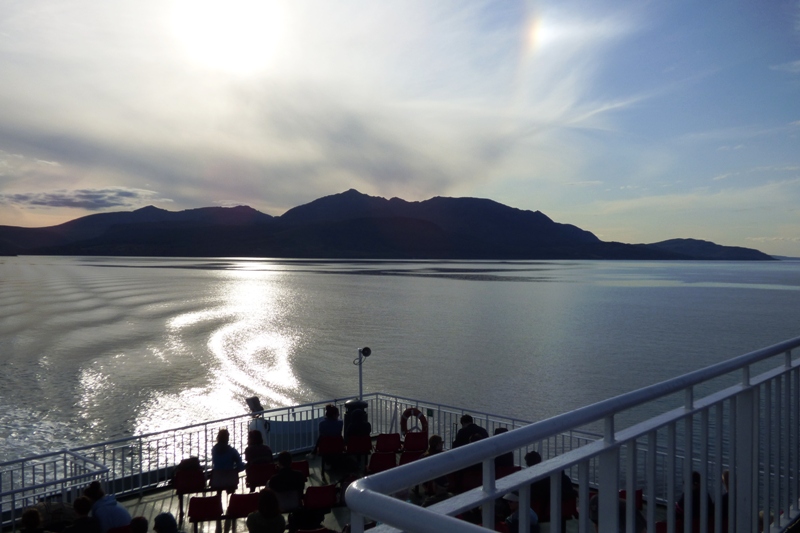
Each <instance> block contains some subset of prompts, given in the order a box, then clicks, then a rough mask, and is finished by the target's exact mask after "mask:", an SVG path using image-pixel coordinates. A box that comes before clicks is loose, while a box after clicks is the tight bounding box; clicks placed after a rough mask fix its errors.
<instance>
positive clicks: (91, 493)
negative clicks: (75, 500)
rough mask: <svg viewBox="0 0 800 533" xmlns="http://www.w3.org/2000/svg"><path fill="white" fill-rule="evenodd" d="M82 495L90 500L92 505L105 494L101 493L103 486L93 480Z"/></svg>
mask: <svg viewBox="0 0 800 533" xmlns="http://www.w3.org/2000/svg"><path fill="white" fill-rule="evenodd" d="M83 495H84V496H86V497H87V498H89V499H90V500H92V503H94V502H96V501H98V500H100V499H101V498H102V497H103V496H105V495H106V493H105V492H104V491H103V486H102V485H100V482H99V481H97V480H95V481H92V482H91V483H89V486H88V487H86V488H85V489H83Z"/></svg>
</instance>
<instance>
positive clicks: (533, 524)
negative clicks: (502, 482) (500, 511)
mask: <svg viewBox="0 0 800 533" xmlns="http://www.w3.org/2000/svg"><path fill="white" fill-rule="evenodd" d="M503 500H505V502H506V503H507V504H508V509H509V511H510V512H511V514H510V515H508V516H507V517H506V519H505V522H506V525H507V526H508V533H519V513H520V510H519V507H520V505H519V495H517V494H515V493H513V492H509V493H508V494H506V495H505V496H503ZM528 520H529V522H530V533H539V517H538V516H536V513H535V512H533V509H531V508H530V506H528Z"/></svg>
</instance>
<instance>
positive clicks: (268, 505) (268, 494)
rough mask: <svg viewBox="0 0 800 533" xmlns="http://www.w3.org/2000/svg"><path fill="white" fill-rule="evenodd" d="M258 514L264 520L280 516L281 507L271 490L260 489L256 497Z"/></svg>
mask: <svg viewBox="0 0 800 533" xmlns="http://www.w3.org/2000/svg"><path fill="white" fill-rule="evenodd" d="M258 512H259V513H261V516H263V517H264V518H272V517H274V516H278V515H279V514H281V505H280V503H278V496H277V495H276V494H275V493H274V492H273V491H272V489H262V490H261V492H260V493H259V496H258Z"/></svg>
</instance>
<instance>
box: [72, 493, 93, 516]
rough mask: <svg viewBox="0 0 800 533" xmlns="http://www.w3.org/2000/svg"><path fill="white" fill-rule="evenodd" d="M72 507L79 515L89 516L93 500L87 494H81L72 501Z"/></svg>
mask: <svg viewBox="0 0 800 533" xmlns="http://www.w3.org/2000/svg"><path fill="white" fill-rule="evenodd" d="M72 508H73V509H75V512H76V513H77V514H78V516H89V512H90V511H91V510H92V500H90V499H89V498H87V497H86V496H79V497H77V498H75V501H74V502H72Z"/></svg>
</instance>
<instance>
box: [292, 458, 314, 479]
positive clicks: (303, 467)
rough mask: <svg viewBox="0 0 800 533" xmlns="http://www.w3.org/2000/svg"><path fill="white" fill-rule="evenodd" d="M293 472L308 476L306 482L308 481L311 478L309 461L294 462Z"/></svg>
mask: <svg viewBox="0 0 800 533" xmlns="http://www.w3.org/2000/svg"><path fill="white" fill-rule="evenodd" d="M292 470H297V471H298V472H302V473H303V475H304V476H306V481H308V478H309V476H311V466H310V465H309V464H308V461H292Z"/></svg>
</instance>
